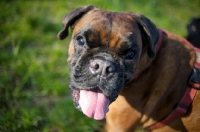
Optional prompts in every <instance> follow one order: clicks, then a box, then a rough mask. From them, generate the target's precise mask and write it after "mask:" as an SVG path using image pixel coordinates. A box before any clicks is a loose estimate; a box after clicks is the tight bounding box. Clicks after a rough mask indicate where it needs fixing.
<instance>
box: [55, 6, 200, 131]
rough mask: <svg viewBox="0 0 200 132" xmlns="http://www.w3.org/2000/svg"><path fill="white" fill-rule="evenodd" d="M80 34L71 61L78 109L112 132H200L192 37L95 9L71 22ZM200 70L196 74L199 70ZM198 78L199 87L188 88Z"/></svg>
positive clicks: (67, 22) (81, 11) (73, 15)
mask: <svg viewBox="0 0 200 132" xmlns="http://www.w3.org/2000/svg"><path fill="white" fill-rule="evenodd" d="M62 23H63V26H64V29H63V30H61V31H60V32H59V33H58V38H59V39H61V40H63V39H64V38H66V37H67V36H68V28H69V27H70V28H71V30H72V38H71V41H70V43H69V50H68V59H67V61H68V64H69V69H70V89H71V91H72V95H73V100H74V103H75V106H76V107H77V108H78V109H80V110H81V111H82V112H83V113H84V114H85V115H86V116H88V117H90V118H94V119H96V120H102V119H104V118H105V117H106V126H105V128H106V130H107V131H108V132H129V131H130V132H132V131H134V130H136V129H137V128H139V129H144V130H145V131H155V132H157V131H158V132H173V131H181V132H183V131H190V132H197V131H199V130H200V125H199V122H200V93H199V92H198V90H197V89H198V88H199V87H198V86H199V85H198V84H197V83H196V82H195V80H197V82H198V79H199V70H198V69H194V65H195V64H196V65H197V67H198V66H199V65H198V64H199V63H197V61H198V62H200V61H199V59H198V54H197V53H196V51H195V50H194V47H192V46H191V45H190V44H189V43H188V42H187V41H186V40H184V39H183V38H181V37H179V36H177V35H174V34H172V33H170V32H167V31H164V30H160V29H158V28H156V26H155V25H154V24H153V23H152V22H151V21H150V20H149V19H148V18H146V17H145V16H143V15H140V14H137V13H132V12H108V11H104V10H101V9H99V8H97V7H95V6H94V5H89V6H84V7H80V8H77V9H75V10H74V11H72V12H70V13H69V14H67V15H66V16H65V17H64V18H63V21H62ZM195 70H196V72H195ZM191 80H192V81H193V83H191V84H194V85H195V87H196V89H194V88H193V87H192V86H190V87H189V88H188V82H191Z"/></svg>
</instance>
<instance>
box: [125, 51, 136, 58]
mask: <svg viewBox="0 0 200 132" xmlns="http://www.w3.org/2000/svg"><path fill="white" fill-rule="evenodd" d="M134 57H135V52H134V51H131V50H130V51H128V52H127V53H126V55H125V59H129V60H132V59H133V58H134Z"/></svg>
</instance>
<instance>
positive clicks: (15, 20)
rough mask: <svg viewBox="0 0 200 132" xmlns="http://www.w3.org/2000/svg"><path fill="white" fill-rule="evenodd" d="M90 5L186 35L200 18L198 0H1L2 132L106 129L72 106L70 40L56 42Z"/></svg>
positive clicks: (0, 87)
mask: <svg viewBox="0 0 200 132" xmlns="http://www.w3.org/2000/svg"><path fill="white" fill-rule="evenodd" d="M88 4H95V5H96V6H98V7H100V8H102V9H105V10H110V11H133V12H138V13H141V14H144V15H145V16H147V17H148V18H150V19H151V20H152V21H153V22H154V23H155V24H156V25H157V26H158V27H159V28H164V29H167V30H169V31H171V32H174V33H176V34H179V35H181V36H183V37H185V36H186V35H187V32H186V25H187V23H188V22H189V21H190V19H191V18H192V17H197V16H200V1H199V0H187V1H186V0H123V1H122V0H106V1H103V0H54V1H53V0H49V1H47V0H7V1H6V0H1V1H0V131H1V132H31V131H33V132H39V131H44V132H93V131H96V132H97V131H98V130H99V129H100V128H101V127H102V124H103V122H102V121H101V122H98V121H95V120H93V119H89V118H87V117H86V116H84V115H83V114H82V113H81V112H79V111H78V110H76V109H75V108H74V106H73V102H72V99H71V95H70V91H69V89H68V82H69V73H68V67H67V62H66V59H67V48H68V42H69V39H70V37H68V38H67V39H66V40H64V41H60V40H58V39H57V38H56V35H57V33H58V32H59V30H61V29H62V24H61V20H62V18H63V17H64V15H65V14H67V13H68V12H70V11H72V10H73V9H75V8H77V7H79V6H83V5H88Z"/></svg>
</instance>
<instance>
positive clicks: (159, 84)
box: [106, 34, 200, 132]
mask: <svg viewBox="0 0 200 132" xmlns="http://www.w3.org/2000/svg"><path fill="white" fill-rule="evenodd" d="M179 39H180V37H178V36H176V35H173V34H170V35H168V36H166V35H165V36H164V40H163V42H162V46H161V48H160V50H159V52H158V53H157V57H156V58H155V59H154V60H153V62H152V64H151V65H150V67H149V68H148V69H147V70H145V71H144V72H143V73H142V74H140V76H139V77H138V78H137V79H135V80H133V81H132V82H130V83H129V84H127V85H126V86H125V88H124V89H123V90H122V91H121V93H120V96H119V98H117V100H116V101H115V102H114V103H113V104H111V105H110V111H109V113H108V114H107V117H106V119H107V130H108V132H113V131H115V132H129V131H133V129H135V126H137V125H136V124H138V125H139V126H140V127H141V128H145V127H148V126H150V125H153V124H155V123H156V122H158V121H160V120H161V119H163V118H164V117H166V116H167V115H168V114H169V113H170V112H171V111H172V110H173V107H174V106H175V104H177V103H178V102H179V101H180V99H181V97H182V96H183V94H184V92H185V90H186V85H187V81H188V77H189V75H190V74H191V70H192V66H193V63H194V61H195V52H194V51H193V49H191V48H190V47H188V45H186V44H184V43H183V42H180V40H179ZM177 51H179V52H177ZM141 56H142V57H141V61H140V64H139V67H138V71H137V72H136V73H139V72H140V71H142V70H143V69H144V67H145V66H146V65H148V63H151V61H150V60H148V59H147V58H148V56H147V55H146V54H145V52H144V53H143V54H142V55H141ZM140 67H142V68H140ZM199 95H200V93H199V92H197V94H196V97H195V99H194V101H193V102H192V104H191V105H190V107H189V111H188V113H187V114H186V115H184V116H183V117H182V118H180V119H177V120H176V121H175V122H173V123H171V124H170V125H169V126H165V127H162V128H160V129H156V130H154V131H155V132H169V131H170V132H173V131H181V132H183V131H195V132H196V131H198V130H200V126H199V125H196V124H197V122H199V121H200V118H199V117H198V116H199V114H200V105H198V100H199V99H200V96H199ZM118 106H120V108H119V107H118Z"/></svg>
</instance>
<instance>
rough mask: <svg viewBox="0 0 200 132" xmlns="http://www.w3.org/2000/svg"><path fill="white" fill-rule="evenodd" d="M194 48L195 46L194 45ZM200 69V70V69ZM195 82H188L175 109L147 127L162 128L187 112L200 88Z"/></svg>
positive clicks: (196, 65)
mask: <svg viewBox="0 0 200 132" xmlns="http://www.w3.org/2000/svg"><path fill="white" fill-rule="evenodd" d="M160 32H162V34H163V33H165V34H169V32H167V31H163V30H160ZM160 37H162V35H160ZM160 40H162V38H161V39H159V41H158V44H159V45H158V46H156V47H158V48H157V51H158V50H159V47H160V45H161V42H162V41H161V42H160ZM182 41H183V42H185V43H187V44H188V45H190V46H191V47H193V46H192V45H191V44H190V43H189V42H188V41H187V40H186V39H184V38H182ZM193 48H194V47H193ZM194 50H195V51H196V52H199V53H200V49H197V48H194ZM195 69H200V62H199V63H198V62H196V63H195V64H194V70H195ZM199 71H200V70H199ZM193 74H199V73H195V72H194V71H193V73H192V75H191V77H192V76H193ZM198 80H199V79H198ZM199 81H200V80H199ZM199 81H198V82H194V81H193V80H190V82H189V84H188V87H187V89H186V91H185V93H184V95H183V97H182V99H181V100H180V102H179V103H178V104H177V106H176V107H175V109H174V110H173V111H172V112H171V113H170V114H169V115H168V116H167V117H166V118H164V119H163V120H161V121H160V122H157V123H156V124H154V125H151V126H149V127H147V128H146V129H147V130H153V129H157V128H160V127H163V126H165V125H169V124H170V123H172V122H173V121H175V120H176V119H178V118H180V117H181V116H182V115H183V114H186V112H187V110H188V107H189V105H190V104H191V103H192V101H193V99H194V97H195V94H196V92H197V90H200V82H199Z"/></svg>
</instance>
